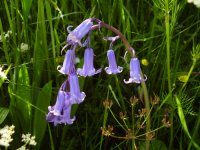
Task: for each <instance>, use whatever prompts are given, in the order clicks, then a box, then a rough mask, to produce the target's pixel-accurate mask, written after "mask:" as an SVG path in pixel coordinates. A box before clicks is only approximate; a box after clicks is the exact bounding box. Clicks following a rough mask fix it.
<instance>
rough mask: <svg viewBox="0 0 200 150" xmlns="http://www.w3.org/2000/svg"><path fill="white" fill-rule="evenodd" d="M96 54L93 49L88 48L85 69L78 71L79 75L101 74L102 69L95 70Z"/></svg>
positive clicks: (85, 55)
mask: <svg viewBox="0 0 200 150" xmlns="http://www.w3.org/2000/svg"><path fill="white" fill-rule="evenodd" d="M93 61H94V52H93V49H92V48H87V49H86V50H85V54H84V64H83V68H78V69H77V74H79V75H80V76H84V77H86V76H93V75H95V74H97V73H100V72H101V69H98V70H95V68H94V63H93Z"/></svg>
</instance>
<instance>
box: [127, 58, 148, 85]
mask: <svg viewBox="0 0 200 150" xmlns="http://www.w3.org/2000/svg"><path fill="white" fill-rule="evenodd" d="M144 77H145V79H143V78H142V77H141V74H140V61H139V60H138V58H132V59H131V61H130V78H129V80H128V81H126V80H124V82H125V83H126V84H128V83H141V82H144V81H146V79H147V77H146V75H144Z"/></svg>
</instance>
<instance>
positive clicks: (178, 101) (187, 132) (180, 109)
mask: <svg viewBox="0 0 200 150" xmlns="http://www.w3.org/2000/svg"><path fill="white" fill-rule="evenodd" d="M176 103H177V107H178V116H179V118H180V121H181V124H182V127H183V130H184V131H185V132H186V134H187V136H188V137H189V139H190V140H191V142H192V143H193V145H194V147H195V148H197V149H200V147H199V146H198V145H197V144H196V143H195V142H194V141H193V139H192V137H191V135H190V133H189V130H188V127H187V123H186V120H185V115H184V113H183V108H182V105H181V102H180V100H179V98H178V97H177V96H176Z"/></svg>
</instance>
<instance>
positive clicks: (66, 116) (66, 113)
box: [60, 105, 76, 124]
mask: <svg viewBox="0 0 200 150" xmlns="http://www.w3.org/2000/svg"><path fill="white" fill-rule="evenodd" d="M71 107H72V105H65V106H64V108H63V115H62V119H61V121H60V123H64V124H73V123H74V120H75V119H76V117H75V116H74V117H72V118H71Z"/></svg>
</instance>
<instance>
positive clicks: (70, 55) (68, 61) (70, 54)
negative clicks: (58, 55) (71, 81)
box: [57, 49, 75, 74]
mask: <svg viewBox="0 0 200 150" xmlns="http://www.w3.org/2000/svg"><path fill="white" fill-rule="evenodd" d="M74 63H75V50H72V49H69V50H68V51H67V52H66V54H65V59H64V62H63V66H62V67H61V66H58V67H57V69H58V71H59V72H60V73H62V74H71V73H72V72H74V70H75V66H74Z"/></svg>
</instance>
